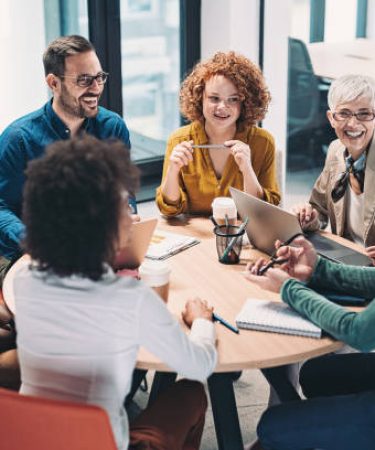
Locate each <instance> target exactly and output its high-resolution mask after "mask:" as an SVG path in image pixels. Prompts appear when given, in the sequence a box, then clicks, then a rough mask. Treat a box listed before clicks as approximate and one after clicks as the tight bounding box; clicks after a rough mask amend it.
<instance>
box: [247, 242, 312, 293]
mask: <svg viewBox="0 0 375 450" xmlns="http://www.w3.org/2000/svg"><path fill="white" fill-rule="evenodd" d="M275 247H276V252H275V254H274V256H275V258H277V260H279V261H280V262H281V264H280V266H279V268H273V267H270V268H269V269H267V270H266V271H265V272H264V273H263V275H259V273H260V272H262V268H264V267H265V266H266V265H267V263H268V262H269V261H268V260H267V259H265V258H260V259H258V260H257V261H256V262H255V263H249V264H248V265H247V267H246V271H245V272H244V276H245V278H247V279H248V280H249V281H251V282H252V283H255V284H256V285H258V286H259V287H261V288H262V289H266V290H268V291H272V292H280V290H281V287H282V285H283V284H284V282H285V281H286V280H288V279H290V278H295V279H297V280H299V281H308V280H309V279H310V278H311V276H312V274H313V271H314V268H315V265H316V261H317V253H316V251H315V249H314V247H313V245H312V244H310V242H309V241H307V240H306V239H305V238H304V237H303V236H299V237H296V238H295V239H294V240H293V246H291V245H288V246H284V245H283V243H282V242H281V241H276V242H275ZM277 260H276V262H277Z"/></svg>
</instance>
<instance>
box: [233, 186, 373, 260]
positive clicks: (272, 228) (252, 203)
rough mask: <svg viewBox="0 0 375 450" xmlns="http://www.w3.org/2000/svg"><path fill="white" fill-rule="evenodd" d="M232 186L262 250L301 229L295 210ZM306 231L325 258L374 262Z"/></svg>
mask: <svg viewBox="0 0 375 450" xmlns="http://www.w3.org/2000/svg"><path fill="white" fill-rule="evenodd" d="M229 189H230V193H231V196H232V197H233V200H234V202H235V204H236V207H237V211H238V213H239V215H240V216H241V218H242V219H244V218H245V217H248V218H249V222H248V224H247V226H246V233H247V235H248V237H249V239H250V242H251V243H252V244H253V245H254V246H255V247H256V248H258V249H259V250H262V251H263V252H265V253H267V254H268V255H271V254H272V253H273V252H274V251H275V241H276V240H277V239H279V240H280V241H286V240H287V239H288V238H290V237H291V236H293V235H294V234H297V233H302V229H301V225H300V223H299V221H298V219H297V217H296V216H295V215H294V214H291V213H289V212H287V211H285V210H283V209H281V208H279V207H278V206H275V205H271V204H270V203H267V202H265V201H263V200H260V199H259V198H257V197H254V196H253V195H250V194H247V193H246V192H242V191H239V190H238V189H235V188H232V187H231V188H229ZM303 234H304V236H305V237H306V239H308V240H309V241H310V242H311V243H312V244H313V245H314V247H315V249H316V251H317V252H318V254H319V255H321V256H324V257H325V258H328V259H330V260H332V261H335V262H340V263H343V264H349V265H353V266H370V265H372V261H371V259H370V258H369V257H368V256H367V255H364V254H363V253H360V252H358V251H356V250H353V249H351V248H349V247H346V246H345V245H342V244H339V243H338V242H335V241H333V240H332V239H329V238H327V237H325V236H322V235H321V234H319V233H303Z"/></svg>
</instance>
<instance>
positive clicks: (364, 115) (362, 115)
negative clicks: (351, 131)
mask: <svg viewBox="0 0 375 450" xmlns="http://www.w3.org/2000/svg"><path fill="white" fill-rule="evenodd" d="M332 115H333V118H334V119H335V120H337V121H339V122H343V121H344V120H350V119H351V118H352V117H353V116H355V118H356V119H357V120H359V121H360V122H370V121H371V120H374V118H375V113H374V111H359V112H357V113H354V112H351V111H338V112H334V113H333V114H332Z"/></svg>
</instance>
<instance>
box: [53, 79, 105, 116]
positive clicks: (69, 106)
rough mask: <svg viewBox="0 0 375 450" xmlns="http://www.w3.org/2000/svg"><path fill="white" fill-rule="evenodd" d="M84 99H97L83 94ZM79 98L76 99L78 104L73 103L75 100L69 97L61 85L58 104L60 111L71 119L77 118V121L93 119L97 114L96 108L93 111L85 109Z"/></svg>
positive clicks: (66, 90)
mask: <svg viewBox="0 0 375 450" xmlns="http://www.w3.org/2000/svg"><path fill="white" fill-rule="evenodd" d="M85 96H86V97H95V98H98V100H99V96H97V95H92V94H85ZM79 100H80V98H79V99H78V104H76V103H75V99H74V98H73V97H72V96H71V95H70V93H69V91H68V89H66V87H65V86H64V84H62V85H61V95H60V104H61V107H62V109H63V110H64V112H65V113H66V114H68V115H69V116H71V117H75V118H79V119H86V118H89V117H95V116H96V115H97V114H98V111H99V110H98V108H96V109H95V110H92V109H88V108H87V109H85V108H84V107H83V106H82V105H81V103H80V101H79Z"/></svg>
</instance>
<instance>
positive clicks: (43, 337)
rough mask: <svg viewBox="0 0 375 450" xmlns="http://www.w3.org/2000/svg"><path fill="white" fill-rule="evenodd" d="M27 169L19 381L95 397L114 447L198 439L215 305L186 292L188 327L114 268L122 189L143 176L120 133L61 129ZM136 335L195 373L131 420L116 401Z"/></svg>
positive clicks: (124, 215)
mask: <svg viewBox="0 0 375 450" xmlns="http://www.w3.org/2000/svg"><path fill="white" fill-rule="evenodd" d="M26 175H27V179H26V183H25V189H24V206H23V220H24V223H25V226H26V238H25V241H24V246H25V250H26V251H27V252H28V253H29V254H30V256H31V263H30V264H29V263H27V264H24V263H22V261H21V260H19V261H18V262H17V263H16V264H15V265H14V266H13V267H12V270H13V271H14V272H13V281H12V289H13V297H14V301H15V310H16V314H15V319H16V325H17V346H18V356H19V361H20V366H21V373H22V385H21V393H22V394H26V395H35V396H41V397H48V398H50V399H57V400H70V401H74V402H80V403H90V404H95V405H98V406H101V407H102V408H104V409H105V410H106V411H107V413H108V416H109V419H110V422H111V425H112V428H113V431H114V436H115V438H116V442H117V447H118V449H119V450H126V449H132V450H133V449H134V450H135V449H140V448H153V449H155V450H157V449H159V450H161V449H166V448H168V449H175V450H181V449H182V448H189V449H198V448H199V444H200V440H201V436H202V431H203V426H204V417H205V411H206V407H207V401H206V396H205V393H204V388H203V386H202V384H201V383H198V382H197V381H190V380H199V381H203V380H204V379H205V378H206V377H207V376H209V375H210V374H211V372H212V370H213V369H214V367H215V365H216V359H217V355H216V349H215V329H214V325H213V323H212V308H210V307H209V306H208V305H207V303H206V302H204V301H202V300H200V299H198V298H196V299H194V300H190V301H188V302H187V304H186V307H185V311H184V312H183V314H182V316H183V320H184V321H185V323H186V324H187V325H188V326H189V327H191V332H190V335H189V336H187V335H186V334H185V332H184V331H183V330H182V328H181V327H180V326H179V324H178V321H177V320H176V319H175V318H174V317H173V316H172V315H171V314H170V312H169V311H168V309H167V308H166V306H165V303H164V302H163V301H162V300H161V299H160V297H159V296H158V295H157V294H156V293H155V292H154V291H153V290H152V289H151V288H149V287H148V286H146V285H145V284H143V283H142V281H139V280H135V279H133V278H132V277H124V276H119V275H117V274H115V273H114V271H113V270H112V269H111V264H112V263H113V262H114V258H115V254H116V249H117V248H118V246H119V245H120V243H121V244H123V245H125V244H126V243H127V242H128V240H129V239H131V226H132V220H131V216H130V212H129V204H128V192H134V188H135V185H136V184H137V181H138V180H137V179H138V174H137V170H136V168H135V166H133V164H132V163H131V161H130V156H129V152H127V151H126V148H125V146H124V144H123V143H121V142H106V141H101V140H98V139H95V138H94V137H88V136H87V137H84V138H82V139H71V140H64V141H58V142H55V143H54V144H52V145H51V146H50V147H49V148H48V149H47V152H46V155H45V156H44V157H42V158H39V159H35V160H34V161H32V162H31V163H30V164H29V165H28V167H27V170H26ZM8 279H9V278H8ZM5 283H7V278H6V279H5ZM5 283H4V286H5ZM166 343H167V344H166ZM140 346H142V347H145V348H147V349H148V350H149V351H150V352H152V353H154V354H155V355H156V356H157V357H158V358H160V359H161V360H162V361H164V362H165V363H166V364H167V365H168V366H169V367H171V369H172V370H173V371H176V372H178V373H180V374H181V375H183V376H185V377H187V378H189V379H190V380H180V381H178V382H177V383H176V384H174V385H173V386H171V387H170V388H169V389H168V390H166V391H164V392H163V393H162V394H161V395H160V396H159V397H158V398H157V399H156V400H155V402H154V403H153V404H152V405H151V407H149V408H146V410H145V411H143V412H142V413H141V414H140V416H138V418H137V419H136V420H135V421H134V422H133V423H132V424H131V426H130V427H129V424H128V418H127V414H126V411H125V410H124V406H123V403H124V399H125V397H126V396H127V395H128V393H129V391H130V388H131V381H132V374H133V370H134V368H135V363H136V360H137V354H138V350H139V348H140ZM182 404H183V405H184V408H181V405H182Z"/></svg>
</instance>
